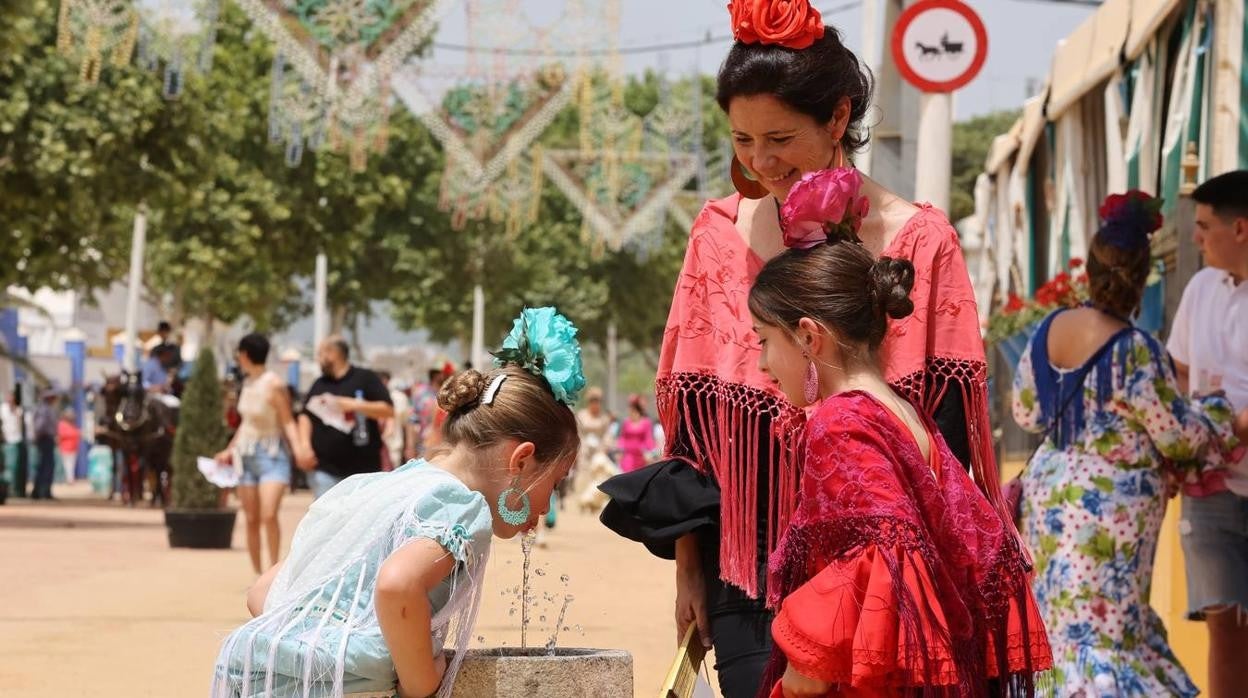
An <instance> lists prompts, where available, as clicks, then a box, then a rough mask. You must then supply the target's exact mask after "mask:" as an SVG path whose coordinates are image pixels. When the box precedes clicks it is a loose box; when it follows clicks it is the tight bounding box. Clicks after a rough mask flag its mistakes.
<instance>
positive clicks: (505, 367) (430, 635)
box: [212, 308, 585, 698]
mask: <svg viewBox="0 0 1248 698" xmlns="http://www.w3.org/2000/svg"><path fill="white" fill-rule="evenodd" d="M575 334H576V329H575V327H573V326H572V325H571V323H569V322H568V321H567V320H566V319H565V318H563V317H562V316H561V315H558V314H557V313H555V312H554V309H553V308H540V309H532V310H526V311H525V312H524V314H522V316H521V318H520V319H518V320H517V321H516V326H515V328H514V329H513V331H512V333H511V335H509V336H508V337H507V339H506V340H505V342H504V345H503V350H501V351H500V352H499V353H498V356H499V357H501V358H500V359H499V361H497V362H496V363H497V364H498V365H499V367H498V368H495V369H494V370H493V371H490V372H489V373H486V374H482V373H479V372H477V371H473V370H469V371H464V372H463V373H459V374H456V375H455V376H453V377H452V378H451V379H450V380H449V381H447V383H446V384H445V385H443V387H442V389H441V391H440V393H439V394H438V403H439V405H440V406H441V407H442V408H443V409H444V410H446V411H447V413H448V414H449V417H448V418H447V421H446V423H445V424H444V426H443V435H444V439H445V447H444V448H443V449H442V451H441V452H439V453H436V454H433V455H432V456H431V458H430V459H429V460H428V461H425V460H415V461H411V462H409V463H407V464H406V465H404V466H403V467H401V468H399V469H398V470H395V471H393V472H389V473H370V474H365V475H356V476H354V477H351V478H348V479H346V480H344V481H343V482H341V483H339V484H338V485H336V486H335V487H334V488H333V489H331V490H330V491H329V492H328V493H327V494H326V495H325V496H323V497H322V498H320V499H318V500H317V501H316V502H314V503H313V504H312V506H311V508H309V510H308V513H307V516H305V517H304V520H303V521H302V523H300V525H299V528H298V530H297V531H296V532H295V536H294V540H293V541H292V543H291V551H290V555H289V556H288V557H287V559H286V561H285V562H283V563H282V564H281V565H279V566H277V567H274V568H273V569H271V570H270V571H269V572H268V573H266V574H265V575H264V576H263V577H261V578H260V580H259V581H258V582H257V583H256V586H255V587H253V588H252V590H251V591H250V592H249V593H248V599H247V601H248V603H247V605H248V609H249V610H251V612H252V614H253V615H254V616H255V617H254V618H253V619H252V620H250V621H248V622H247V623H246V624H245V625H243V626H242V627H240V628H238V629H237V630H235V631H234V632H233V633H231V634H230V635H229V637H227V638H226V640H225V642H224V644H223V646H222V648H221V653H220V656H219V657H218V659H217V664H216V669H215V672H214V678H213V686H212V695H213V697H214V698H227V697H230V698H232V697H234V696H242V697H244V698H249V697H252V696H275V697H285V696H296V697H304V698H329V697H332V698H337V697H339V696H356V697H362V696H370V697H373V696H376V697H381V696H385V697H386V698H391V697H395V696H397V697H399V698H409V697H414V696H418V697H420V698H424V697H425V696H429V695H435V694H436V695H437V696H439V698H445V697H446V696H449V695H450V693H451V691H452V689H453V685H454V677H455V672H456V670H457V669H458V666H459V663H460V661H461V659H462V657H463V655H464V651H465V650H466V648H467V646H468V642H469V639H470V637H471V634H472V629H473V625H474V623H475V621H476V614H477V608H478V606H479V604H480V600H481V592H482V578H483V576H484V574H485V566H486V561H487V559H488V557H489V549H490V541H491V539H492V536H495V535H497V536H498V537H500V538H511V537H514V536H515V535H517V534H519V533H521V532H524V531H528V530H531V529H533V528H534V527H535V526H536V525H537V523H538V521H540V519H541V517H542V516H544V515H545V513H546V509H547V507H548V503H549V501H550V493H551V490H553V489H554V487H555V485H556V484H557V483H558V482H559V481H560V480H562V479H563V478H564V477H565V476H566V475H567V473H568V470H569V469H570V468H571V466H572V464H573V463H574V462H575V459H576V456H577V453H578V450H579V446H580V443H579V439H578V437H577V428H576V419H575V417H574V416H573V413H572V410H571V409H570V407H571V405H572V403H573V402H574V401H575V398H576V396H577V394H578V393H579V392H580V390H581V388H583V387H584V383H585V381H584V377H583V375H582V372H581V361H580V347H579V346H578V345H577V343H576V341H575ZM446 650H454V652H453V654H451V653H448V652H446Z"/></svg>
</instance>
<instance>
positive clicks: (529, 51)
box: [433, 0, 862, 58]
mask: <svg viewBox="0 0 1248 698" xmlns="http://www.w3.org/2000/svg"><path fill="white" fill-rule="evenodd" d="M861 4H862V0H852V1H851V2H845V3H842V4H840V5H837V6H835V7H831V8H829V9H826V10H821V11H820V14H822V15H832V14H837V13H839V12H845V11H846V10H852V9H854V8H855V7H858V6H859V5H861ZM732 39H733V37H732V36H731V35H725V36H714V35H712V34H711V33H710V32H707V35H706V36H705V37H703V38H701V39H689V40H686V41H672V42H668V43H662V44H646V45H642V46H623V47H620V48H617V49H605V48H603V49H589V50H586V51H567V50H560V51H554V50H548V49H542V48H507V47H502V46H494V47H489V46H469V45H467V44H449V43H443V42H440V41H435V42H433V46H434V48H439V49H444V50H447V51H462V52H464V53H468V52H472V51H477V52H480V53H490V54H495V55H502V56H554V57H566V58H575V57H577V56H611V55H617V54H618V55H632V54H637V53H662V52H663V51H677V50H680V49H689V48H698V47H700V46H709V45H711V44H720V43H724V42H725V41H732Z"/></svg>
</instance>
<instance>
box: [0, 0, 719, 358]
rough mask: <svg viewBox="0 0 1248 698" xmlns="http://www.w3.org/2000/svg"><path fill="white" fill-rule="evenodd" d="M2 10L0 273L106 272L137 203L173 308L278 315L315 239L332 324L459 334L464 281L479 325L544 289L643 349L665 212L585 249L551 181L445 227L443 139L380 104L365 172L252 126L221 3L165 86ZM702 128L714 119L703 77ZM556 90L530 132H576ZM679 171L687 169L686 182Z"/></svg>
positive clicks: (56, 276) (297, 305)
mask: <svg viewBox="0 0 1248 698" xmlns="http://www.w3.org/2000/svg"><path fill="white" fill-rule="evenodd" d="M15 7H16V9H10V7H9V6H6V9H5V10H4V11H3V14H0V19H12V21H11V22H10V23H7V24H5V25H4V26H0V48H3V49H5V50H3V51H2V52H0V84H3V85H5V86H6V89H5V91H4V93H3V94H0V240H3V244H0V288H3V287H4V286H6V285H17V286H22V287H26V288H31V289H33V288H37V287H41V286H48V287H53V288H65V289H68V288H73V289H80V290H87V289H91V288H96V287H100V286H104V285H106V284H108V283H111V282H112V281H114V280H116V279H120V278H123V277H124V275H125V273H126V267H127V264H128V261H129V247H130V244H129V242H130V233H131V228H132V224H133V218H134V213H135V211H136V210H138V207H139V206H140V205H143V206H145V207H146V210H147V211H148V212H149V222H148V236H147V237H148V248H147V256H146V265H145V266H146V269H145V280H146V284H147V287H148V290H149V292H150V295H152V296H153V297H154V298H157V299H164V300H167V301H168V304H167V307H168V308H169V309H170V312H171V315H172V319H174V320H181V319H184V318H189V317H200V318H204V319H213V320H219V321H225V322H231V321H234V320H237V319H239V318H249V319H250V320H251V322H252V323H253V324H254V325H255V326H257V327H258V328H260V329H262V330H271V329H280V328H281V327H283V326H284V325H286V324H288V323H289V322H291V321H292V320H294V319H296V318H297V317H299V316H300V315H303V314H306V313H307V312H308V306H309V299H308V298H307V292H306V289H307V288H308V287H309V286H310V283H309V279H310V277H311V274H312V271H313V266H314V258H315V255H316V253H317V252H320V251H323V252H325V253H326V254H327V256H328V257H329V261H330V264H329V268H330V276H329V302H330V305H331V307H333V308H334V309H335V310H336V311H337V312H336V316H337V317H338V318H339V319H340V320H341V321H342V322H343V323H344V324H346V325H348V326H351V325H353V324H355V322H357V321H358V320H359V319H360V318H362V317H364V316H366V315H367V314H368V312H369V309H370V308H371V307H373V305H374V303H375V302H376V301H382V300H384V301H389V302H390V307H391V308H392V312H393V313H394V316H395V319H396V320H397V321H398V323H399V324H400V326H402V327H405V328H415V327H423V328H425V329H428V330H429V331H430V333H431V334H432V336H433V337H434V338H436V339H441V340H449V339H461V340H466V339H467V338H468V335H469V333H470V330H471V315H472V289H473V286H474V285H476V284H478V283H479V284H481V285H482V286H483V287H484V289H485V293H486V298H487V304H486V308H487V318H486V328H487V333H488V334H487V343H492V342H493V341H494V340H496V339H497V338H496V337H494V336H493V334H494V333H495V332H497V333H498V334H499V335H500V336H501V333H502V332H503V331H504V330H505V328H506V327H507V326H508V323H509V321H510V319H511V318H512V317H514V315H515V314H516V312H518V311H519V309H520V307H521V306H523V305H530V306H535V305H545V304H557V305H558V306H559V307H560V308H561V310H563V311H564V312H565V313H566V314H567V315H568V316H569V317H572V318H573V319H575V320H576V322H577V323H578V325H580V326H581V327H582V328H583V333H582V337H583V339H585V340H587V341H590V342H598V343H601V342H602V341H603V340H604V339H605V337H606V327H607V325H608V324H609V323H615V325H616V327H617V328H618V330H619V337H620V339H621V340H622V341H624V342H626V343H628V344H631V345H633V346H637V347H645V348H657V346H658V344H659V342H660V340H661V336H662V328H663V324H664V322H665V319H666V315H667V305H668V299H670V297H671V292H672V287H673V284H674V282H675V277H676V273H677V271H678V270H679V266H680V262H681V259H682V257H683V250H684V244H685V239H686V235H687V231H683V230H679V229H678V228H677V226H675V225H674V224H671V223H670V222H669V223H668V224H667V225H665V226H664V230H663V233H662V236H661V240H660V241H659V242H658V243H657V244H651V245H648V247H649V248H650V249H649V251H648V252H647V253H646V254H645V255H642V256H639V255H638V254H637V252H636V250H635V249H632V248H628V247H626V248H625V249H624V250H621V251H618V252H602V251H601V250H598V249H595V247H596V246H595V245H593V244H591V243H589V242H586V241H585V240H584V239H583V237H582V227H581V218H580V215H579V213H578V212H577V211H576V210H575V209H574V207H573V206H572V204H571V203H570V202H569V201H568V200H567V199H566V198H565V197H564V196H563V195H562V194H561V193H560V192H558V191H557V190H556V189H555V188H554V186H553V185H551V184H550V183H549V182H548V183H546V185H545V186H544V189H543V191H542V198H541V204H540V216H539V218H538V221H537V223H535V224H533V225H531V226H528V227H527V228H525V229H524V230H523V231H521V232H520V233H519V234H518V235H514V236H511V235H507V234H505V233H504V232H503V229H502V226H501V225H498V224H494V223H491V222H489V221H479V222H472V223H470V224H469V225H468V226H467V227H466V228H465V229H464V230H454V229H452V226H451V225H450V220H449V217H448V214H447V213H446V212H444V211H442V210H440V209H439V207H438V193H439V186H440V178H441V175H442V171H443V165H444V160H443V152H442V149H441V147H440V145H439V144H438V143H437V142H436V141H435V140H434V139H433V138H432V137H431V135H430V134H429V133H428V131H427V130H426V129H425V128H424V127H423V125H421V124H420V123H419V122H418V121H417V120H416V119H415V118H414V117H412V116H411V115H409V114H407V113H405V112H402V111H401V110H396V111H395V112H394V113H393V114H392V116H391V124H390V142H389V145H388V147H387V148H386V150H385V151H384V152H383V153H380V154H376V155H373V156H372V157H371V158H370V160H369V162H368V164H367V167H366V168H365V170H364V171H362V172H356V171H354V170H352V169H351V168H350V167H349V166H348V163H347V162H346V159H345V157H344V156H343V155H340V154H336V153H333V152H328V151H321V152H315V153H314V152H310V151H309V152H307V153H306V154H305V156H304V158H303V161H302V162H301V163H300V164H299V165H298V166H297V167H293V168H290V167H287V166H286V164H285V163H284V161H283V158H282V154H281V150H280V146H275V145H272V144H271V143H270V142H269V140H268V106H269V105H268V100H269V69H270V62H271V60H272V48H271V46H270V45H269V44H268V43H267V42H266V41H264V40H262V39H261V37H260V36H259V34H258V33H257V32H256V31H255V30H254V29H253V28H251V27H250V24H249V22H248V21H247V19H246V18H245V17H244V15H243V13H242V12H241V11H240V10H239V9H238V8H237V7H235V6H233V5H232V4H230V3H226V4H225V5H224V6H223V12H222V15H221V20H220V26H219V28H218V33H217V42H216V48H215V56H214V61H213V69H212V71H210V72H209V73H208V74H206V75H198V74H188V75H187V76H186V80H185V87H184V91H183V93H182V95H181V96H180V97H179V98H178V99H176V100H173V101H168V100H165V99H164V98H163V97H162V96H161V93H160V88H161V85H160V79H159V76H158V75H156V74H153V73H150V72H147V71H145V70H142V69H140V68H138V67H137V66H133V65H131V66H122V67H110V68H109V69H107V70H105V71H104V73H103V75H102V78H101V82H100V84H99V85H98V86H94V87H91V86H86V85H83V84H82V83H81V81H80V79H79V77H78V71H77V66H75V65H73V64H71V62H70V61H68V60H66V59H65V58H64V57H63V56H61V55H60V54H59V53H58V52H57V50H56V45H55V44H56V35H55V34H56V9H57V7H56V4H55V3H54V2H53V0H16V5H15ZM703 80H704V85H703V94H704V97H703V99H704V109H703V113H704V115H705V117H706V118H707V124H706V127H705V138H706V145H707V147H708V149H714V148H715V147H717V143H718V139H720V138H722V137H723V134H724V133H725V132H726V127H725V126H724V124H723V121H724V118H723V115H722V114H721V113H720V111H719V109H718V107H717V106H715V104H714V102H713V99H712V97H711V95H712V93H713V90H712V89H710V87H711V85H710V80H709V78H703ZM659 90H660V86H659V80H658V77H657V76H656V75H654V74H647V75H643V76H638V77H635V78H630V79H629V81H628V83H627V85H626V86H625V92H624V100H625V105H626V108H628V109H630V110H631V111H633V112H634V113H635V114H638V115H644V114H646V113H648V112H649V111H650V110H652V109H653V108H654V107H655V105H656V104H657V103H658V102H659ZM579 126H580V124H579V123H578V121H577V112H576V110H575V109H573V108H571V107H569V108H568V109H567V110H565V112H564V113H562V114H560V115H559V117H558V118H557V119H556V120H555V123H554V124H553V125H552V127H551V128H550V129H549V130H548V132H547V133H546V134H545V135H544V136H543V139H542V140H543V144H544V145H546V146H548V147H576V145H577V141H578V138H577V134H578V129H579ZM690 188H692V184H691V185H690Z"/></svg>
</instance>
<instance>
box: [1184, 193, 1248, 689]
mask: <svg viewBox="0 0 1248 698" xmlns="http://www.w3.org/2000/svg"><path fill="white" fill-rule="evenodd" d="M1192 198H1193V199H1194V200H1195V201H1196V231H1195V241H1196V245H1197V246H1198V247H1199V248H1200V251H1201V254H1202V256H1203V257H1204V261H1205V264H1206V265H1208V266H1206V267H1205V268H1204V269H1202V270H1200V271H1199V272H1197V273H1196V275H1195V276H1193V277H1192V280H1191V281H1190V282H1189V283H1188V285H1187V288H1185V289H1184V290H1183V299H1182V301H1181V302H1180V303H1179V309H1178V312H1176V313H1175V317H1174V323H1173V326H1172V328H1171V330H1170V339H1169V342H1168V343H1167V348H1168V349H1169V351H1170V354H1171V356H1172V357H1173V358H1174V362H1175V367H1176V369H1177V371H1178V376H1179V382H1180V384H1181V385H1183V386H1184V387H1185V388H1186V389H1187V390H1188V391H1189V392H1193V393H1210V392H1215V391H1222V392H1225V393H1226V396H1227V398H1228V399H1229V400H1230V401H1231V405H1232V406H1233V407H1234V408H1235V411H1236V414H1237V417H1238V419H1237V420H1236V433H1237V435H1239V436H1240V438H1241V439H1242V438H1243V436H1244V430H1245V428H1246V426H1248V425H1245V415H1248V170H1238V171H1235V172H1229V173H1226V174H1223V175H1219V176H1217V177H1214V178H1212V179H1210V180H1208V181H1207V182H1205V183H1204V184H1202V185H1200V186H1199V187H1197V188H1196V190H1195V191H1194V192H1193V193H1192ZM1179 530H1180V531H1181V533H1182V540H1183V553H1184V557H1185V560H1186V567H1187V594H1188V617H1189V618H1191V619H1193V620H1201V619H1203V620H1205V621H1206V625H1207V627H1208V629H1209V695H1210V696H1212V698H1229V697H1230V696H1232V695H1243V693H1242V692H1241V691H1242V690H1243V687H1244V686H1246V685H1248V622H1246V621H1248V455H1245V456H1244V457H1243V458H1241V459H1240V460H1239V461H1238V462H1237V463H1233V464H1230V465H1228V467H1227V469H1226V471H1225V472H1219V473H1217V474H1216V475H1215V476H1213V477H1209V478H1206V480H1205V482H1204V483H1202V486H1200V487H1196V488H1189V489H1187V490H1186V491H1185V492H1184V495H1183V521H1182V523H1181V524H1180V529H1179Z"/></svg>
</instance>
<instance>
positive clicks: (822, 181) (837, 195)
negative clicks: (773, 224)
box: [780, 167, 870, 250]
mask: <svg viewBox="0 0 1248 698" xmlns="http://www.w3.org/2000/svg"><path fill="white" fill-rule="evenodd" d="M860 189H862V175H860V174H859V173H858V170H855V169H854V168H852V167H838V168H835V169H831V170H817V171H815V172H811V173H809V174H806V175H805V176H803V177H802V179H801V180H800V181H799V182H798V183H797V184H794V185H793V188H792V189H791V190H790V191H789V196H788V197H787V198H786V199H785V201H784V206H783V207H781V209H780V229H781V231H782V232H783V234H784V245H785V247H793V248H797V249H799V250H806V249H810V248H812V247H814V246H815V245H819V244H822V243H825V242H827V241H828V240H829V239H832V240H853V241H857V239H858V229H859V228H860V227H861V226H862V219H863V218H866V216H867V212H868V210H869V209H870V203H869V202H868V201H867V197H865V196H860V195H859V194H858V192H859V190H860Z"/></svg>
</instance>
